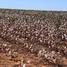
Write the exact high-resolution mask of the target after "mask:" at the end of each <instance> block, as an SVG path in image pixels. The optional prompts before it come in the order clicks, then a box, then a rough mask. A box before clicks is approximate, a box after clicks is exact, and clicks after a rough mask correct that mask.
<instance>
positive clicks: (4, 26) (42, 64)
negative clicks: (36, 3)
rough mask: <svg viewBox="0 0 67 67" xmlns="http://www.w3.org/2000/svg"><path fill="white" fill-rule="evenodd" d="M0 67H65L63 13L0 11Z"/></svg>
mask: <svg viewBox="0 0 67 67" xmlns="http://www.w3.org/2000/svg"><path fill="white" fill-rule="evenodd" d="M0 67H67V12H65V11H63V12H62V11H34V10H10V9H0Z"/></svg>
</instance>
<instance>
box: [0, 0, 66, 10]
mask: <svg viewBox="0 0 67 67" xmlns="http://www.w3.org/2000/svg"><path fill="white" fill-rule="evenodd" d="M0 8H10V9H31V10H59V11H60V10H62V11H67V0H0Z"/></svg>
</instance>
